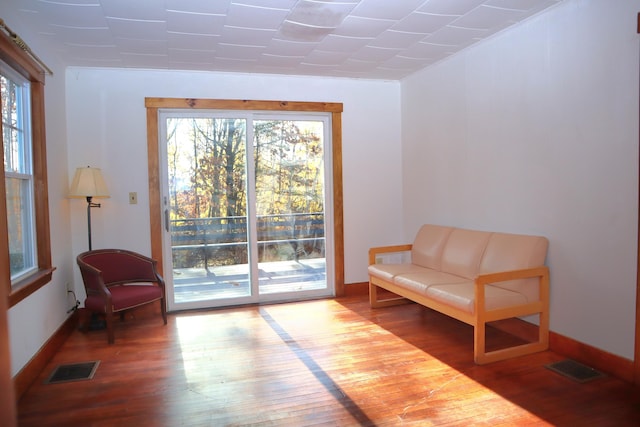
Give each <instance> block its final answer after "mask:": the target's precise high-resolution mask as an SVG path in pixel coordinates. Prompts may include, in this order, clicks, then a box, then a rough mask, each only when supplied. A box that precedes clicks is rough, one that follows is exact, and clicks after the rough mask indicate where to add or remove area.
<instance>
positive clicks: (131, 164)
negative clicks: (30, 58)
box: [67, 68, 402, 283]
mask: <svg viewBox="0 0 640 427" xmlns="http://www.w3.org/2000/svg"><path fill="white" fill-rule="evenodd" d="M145 97H175V98H217V99H253V100H286V101H318V102H341V103H343V104H344V112H343V115H342V130H343V141H342V144H343V157H342V158H343V175H344V176H343V192H344V234H345V270H346V271H345V281H346V283H352V282H362V281H366V280H367V269H366V267H367V251H368V249H369V247H370V246H374V243H375V244H377V243H378V242H379V241H381V240H382V241H388V242H392V241H396V239H397V238H398V236H400V235H401V230H402V225H401V221H400V211H399V207H400V206H401V204H402V198H401V197H402V192H401V178H402V175H401V171H400V158H401V150H400V85H399V83H398V82H381V81H362V80H352V79H330V78H311V77H287V76H273V75H242V74H223V73H204V72H170V71H150V70H122V69H121V70H114V69H88V68H70V69H68V71H67V122H68V128H69V174H72V172H73V170H74V169H75V168H76V167H78V166H87V165H90V166H94V167H100V168H102V169H103V172H104V176H105V179H106V181H107V185H108V186H109V188H110V191H111V194H112V196H111V198H110V199H105V200H100V202H101V203H102V208H100V209H93V210H92V220H93V221H92V232H93V233H92V236H93V242H92V243H93V248H94V249H97V248H101V247H125V248H130V249H133V250H137V251H140V252H142V253H147V254H148V253H150V241H149V238H150V237H149V207H148V206H149V195H148V184H147V146H146V144H147V136H146V109H145V106H144V99H145ZM131 191H136V192H138V204H137V205H130V204H128V193H129V192H131ZM381 195H384V197H383V198H381ZM381 201H382V202H383V203H380V202H381ZM72 204H73V206H72V218H73V220H72V223H73V249H74V253H79V252H82V251H84V250H86V249H87V234H86V233H87V231H86V210H85V206H86V204H85V203H83V202H82V201H80V200H78V201H77V203H76V202H72ZM381 223H382V224H384V227H380V226H379V224H381ZM371 230H375V232H372V231H371ZM79 280H80V278H79V273H77V282H78V283H81V282H79Z"/></svg>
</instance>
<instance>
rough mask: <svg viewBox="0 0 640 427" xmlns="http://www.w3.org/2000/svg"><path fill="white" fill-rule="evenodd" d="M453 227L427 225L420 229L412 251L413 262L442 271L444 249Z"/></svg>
mask: <svg viewBox="0 0 640 427" xmlns="http://www.w3.org/2000/svg"><path fill="white" fill-rule="evenodd" d="M451 230H453V227H444V226H441V225H431V224H425V225H423V226H422V227H420V230H418V234H416V238H415V240H414V241H413V247H412V249H411V262H412V263H413V264H416V265H419V266H421V267H426V268H432V269H434V270H440V269H441V267H440V258H441V257H442V249H443V248H444V245H445V243H446V241H447V238H448V237H449V234H450V233H451Z"/></svg>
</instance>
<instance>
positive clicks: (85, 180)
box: [69, 166, 109, 250]
mask: <svg viewBox="0 0 640 427" xmlns="http://www.w3.org/2000/svg"><path fill="white" fill-rule="evenodd" d="M69 197H72V198H86V199H87V230H88V235H89V250H91V208H99V207H100V203H93V201H92V200H93V198H94V197H95V198H100V199H106V198H108V197H109V190H108V189H107V185H106V184H105V182H104V178H102V171H100V169H98V168H92V167H90V166H87V167H86V168H78V169H76V174H75V175H74V176H73V182H71V189H70V190H69Z"/></svg>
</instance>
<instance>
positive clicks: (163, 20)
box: [0, 0, 561, 80]
mask: <svg viewBox="0 0 640 427" xmlns="http://www.w3.org/2000/svg"><path fill="white" fill-rule="evenodd" d="M560 1H561V0H335V1H333V0H2V3H3V4H0V18H3V16H2V10H3V8H5V7H11V8H12V9H13V11H15V10H16V9H17V13H14V14H13V15H14V16H17V18H18V19H20V21H21V22H20V23H21V28H27V29H28V30H29V31H30V32H33V33H37V34H38V36H39V37H41V38H43V39H45V43H43V44H44V45H45V46H49V47H50V48H51V49H52V50H53V51H54V52H55V54H57V55H58V56H59V57H60V58H61V60H62V62H63V63H65V64H67V65H70V66H87V67H119V68H153V69H174V70H211V71H233V72H246V73H278V74H292V75H314V76H338V77H354V78H370V79H391V80H399V79H402V78H403V77H405V76H407V75H409V74H411V73H413V72H415V71H417V70H419V69H422V68H424V67H427V66H429V65H431V64H433V63H435V62H438V61H440V60H442V59H443V58H446V57H447V56H450V55H452V54H454V53H456V52H458V51H460V50H462V49H464V48H466V47H468V46H470V45H472V44H474V43H476V42H478V41H480V40H483V39H485V38H487V37H489V36H491V35H492V34H495V33H496V32H498V31H501V30H503V29H505V28H507V27H509V26H511V25H513V24H515V23H517V22H519V21H522V20H523V19H526V18H528V17H530V16H532V15H534V14H536V13H538V12H540V11H542V10H543V9H545V8H548V7H550V6H553V5H555V4H557V3H558V2H560ZM6 24H7V25H8V26H9V27H12V23H11V22H6ZM30 37H32V33H30ZM36 53H37V52H36Z"/></svg>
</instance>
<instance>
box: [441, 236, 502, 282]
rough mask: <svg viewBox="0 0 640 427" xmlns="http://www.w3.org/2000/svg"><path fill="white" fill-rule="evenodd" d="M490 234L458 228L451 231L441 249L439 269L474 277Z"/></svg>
mask: <svg viewBox="0 0 640 427" xmlns="http://www.w3.org/2000/svg"><path fill="white" fill-rule="evenodd" d="M490 236H491V233H490V232H487V231H476V230H465V229H460V228H456V229H454V230H453V231H451V233H450V234H449V238H448V239H447V242H446V244H445V245H444V249H443V251H442V264H441V270H442V271H444V272H446V273H451V274H455V275H456V276H462V277H466V278H467V279H474V278H475V277H476V276H477V274H478V268H479V266H480V259H481V258H482V254H483V253H484V249H485V247H486V246H487V241H488V240H489V237H490Z"/></svg>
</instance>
